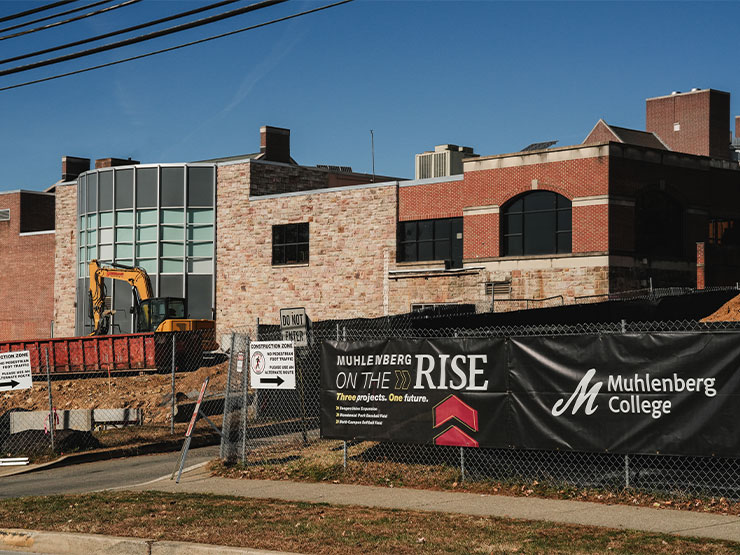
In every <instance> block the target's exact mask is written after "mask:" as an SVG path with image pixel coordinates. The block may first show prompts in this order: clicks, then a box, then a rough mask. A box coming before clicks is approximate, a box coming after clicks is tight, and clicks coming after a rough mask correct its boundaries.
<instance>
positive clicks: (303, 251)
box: [272, 222, 308, 266]
mask: <svg viewBox="0 0 740 555" xmlns="http://www.w3.org/2000/svg"><path fill="white" fill-rule="evenodd" d="M307 263H308V223H307V222H306V223H300V224H283V225H274V226H272V264H273V265H274V266H279V265H284V264H307Z"/></svg>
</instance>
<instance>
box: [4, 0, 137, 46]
mask: <svg viewBox="0 0 740 555" xmlns="http://www.w3.org/2000/svg"><path fill="white" fill-rule="evenodd" d="M106 1H107V0H106ZM137 2H141V0H126V1H125V2H121V3H120V4H115V5H114V6H108V7H107V8H102V9H100V10H95V11H93V12H88V13H85V14H82V15H78V16H76V17H70V18H68V19H65V20H62V21H55V22H54V23H49V24H47V25H42V26H41V27H36V28H34V29H27V30H25V31H20V32H18V33H14V34H12V35H5V36H4V37H0V40H5V39H12V38H15V37H20V36H22V35H28V34H30V33H35V32H37V31H44V30H46V29H51V28H53V27H58V26H59V25H66V24H67V23H72V22H73V21H79V20H81V19H85V18H87V17H92V16H94V15H100V14H101V13H106V12H110V11H113V10H117V9H118V8H125V7H126V6H130V5H131V4H136V3H137ZM103 3H105V2H98V4H103ZM85 7H87V6H85Z"/></svg>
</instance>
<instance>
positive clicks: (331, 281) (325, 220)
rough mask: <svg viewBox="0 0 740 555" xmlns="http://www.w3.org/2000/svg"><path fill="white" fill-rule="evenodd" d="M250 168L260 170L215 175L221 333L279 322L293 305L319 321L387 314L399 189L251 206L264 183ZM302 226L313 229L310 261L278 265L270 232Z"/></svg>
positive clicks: (246, 167)
mask: <svg viewBox="0 0 740 555" xmlns="http://www.w3.org/2000/svg"><path fill="white" fill-rule="evenodd" d="M250 165H251V166H254V167H255V168H256V167H257V166H258V165H257V164H250V163H245V164H236V165H229V166H222V167H219V170H218V193H217V199H216V203H217V229H218V244H217V247H216V257H217V267H216V268H217V270H216V307H217V308H216V321H217V324H218V329H219V332H223V331H226V330H228V329H232V328H234V327H244V326H254V324H255V322H256V319H257V318H259V319H260V322H262V323H266V324H277V323H278V315H279V310H280V308H288V307H301V306H302V307H305V308H306V312H307V314H308V316H309V317H310V318H312V319H315V320H325V319H329V318H349V317H356V316H367V317H373V316H382V315H383V314H385V313H386V310H387V303H386V302H385V298H386V295H387V291H386V288H385V279H386V276H387V270H388V266H389V262H390V261H393V260H395V250H396V187H394V186H379V187H378V186H376V187H366V188H361V189H351V190H341V189H340V190H333V191H329V192H324V193H307V194H304V195H294V196H284V197H277V198H274V197H273V198H266V199H256V198H254V197H252V199H251V200H250V196H249V189H250V186H256V187H260V185H259V184H257V185H255V182H256V181H257V180H259V179H262V178H263V177H264V176H263V175H262V174H261V172H260V171H259V170H258V171H251V172H250ZM259 166H262V165H259ZM271 167H273V166H271ZM252 169H254V168H252ZM268 177H269V176H268ZM302 222H307V223H308V224H309V263H308V264H296V265H286V266H273V265H272V226H273V225H281V224H290V223H302Z"/></svg>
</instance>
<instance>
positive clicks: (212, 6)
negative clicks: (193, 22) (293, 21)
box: [0, 0, 240, 64]
mask: <svg viewBox="0 0 740 555" xmlns="http://www.w3.org/2000/svg"><path fill="white" fill-rule="evenodd" d="M239 1H240V0H223V1H222V2H216V3H215V4H209V5H207V6H202V7H200V8H195V9H193V10H189V11H187V12H181V13H177V14H174V15H169V16H167V17H162V18H160V19H155V20H154V21H147V22H145V23H139V24H137V25H133V26H131V27H126V28H125V29H119V30H117V31H111V32H110V33H104V34H102V35H96V36H94V37H88V38H86V39H81V40H78V41H74V42H68V43H67V44H60V45H58V46H52V47H50V48H46V49H44V50H37V51H35V52H29V53H27V54H19V55H18V56H13V57H12V58H5V59H4V60H0V64H8V63H10V62H17V61H18V60H24V59H26V58H33V57H34V56H41V55H42V54H49V53H50V52H56V51H58V50H64V49H65V48H72V47H73V46H80V45H82V44H88V43H91V42H95V41H98V40H103V39H107V38H110V37H114V36H116V35H122V34H124V33H130V32H131V31H138V30H139V29H144V28H146V27H151V26H153V25H159V24H160V23H166V22H167V21H173V20H175V19H180V18H182V17H187V16H189V15H195V14H197V13H201V12H205V11H208V10H213V9H215V8H220V7H221V6H225V5H227V4H233V3H234V2H239Z"/></svg>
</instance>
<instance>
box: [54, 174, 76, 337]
mask: <svg viewBox="0 0 740 555" xmlns="http://www.w3.org/2000/svg"><path fill="white" fill-rule="evenodd" d="M76 250H77V186H76V185H64V186H57V188H56V248H55V253H54V268H55V276H54V335H55V336H57V337H65V336H74V335H75V285H76V283H77V254H76Z"/></svg>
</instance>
